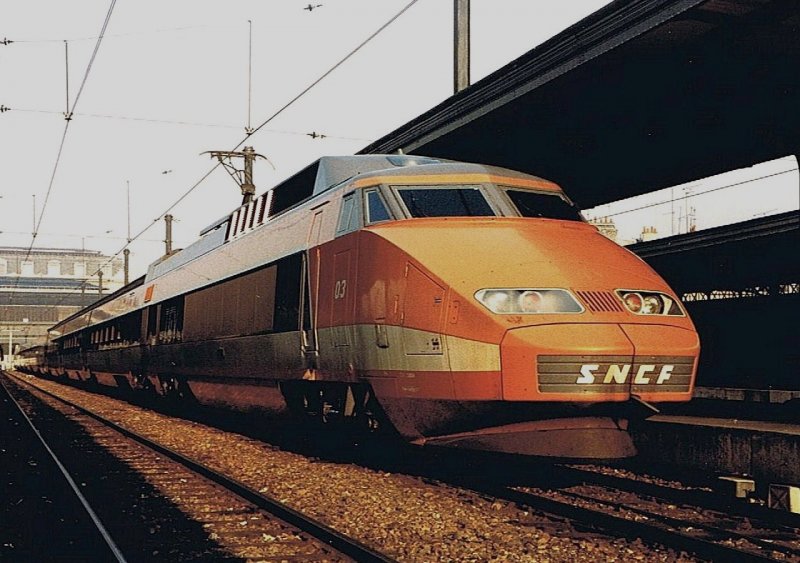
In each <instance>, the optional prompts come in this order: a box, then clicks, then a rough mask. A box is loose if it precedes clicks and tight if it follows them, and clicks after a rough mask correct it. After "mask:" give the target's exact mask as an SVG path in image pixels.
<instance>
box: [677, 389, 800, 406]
mask: <svg viewBox="0 0 800 563" xmlns="http://www.w3.org/2000/svg"><path fill="white" fill-rule="evenodd" d="M692 396H693V398H694V399H710V400H718V401H738V402H742V403H769V404H784V403H788V402H790V401H800V390H787V389H742V388H727V387H695V389H694V393H693V395H692Z"/></svg>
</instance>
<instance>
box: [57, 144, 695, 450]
mask: <svg viewBox="0 0 800 563" xmlns="http://www.w3.org/2000/svg"><path fill="white" fill-rule="evenodd" d="M51 338H52V341H51V342H50V343H49V345H48V349H47V354H46V361H45V364H44V367H43V368H42V371H43V372H44V373H47V374H49V375H51V376H54V377H68V378H71V379H76V380H83V381H93V382H96V383H98V384H100V385H109V386H116V387H124V388H130V389H133V390H137V391H150V392H156V393H159V394H163V395H174V396H176V397H182V398H185V399H187V400H196V401H199V402H201V403H204V404H214V405H218V406H223V407H227V408H236V409H240V410H254V411H273V412H278V413H284V412H286V413H289V412H294V413H299V414H300V415H302V416H308V417H316V418H318V419H319V420H321V421H325V422H328V423H335V422H350V423H363V424H364V425H366V426H368V427H370V428H374V429H380V428H391V429H394V430H396V431H397V432H398V433H399V434H400V435H401V436H403V437H404V438H405V439H407V440H409V441H413V442H416V443H428V444H437V445H442V446H453V447H464V448H475V449H484V450H493V451H504V452H513V453H522V454H529V455H545V456H558V457H568V458H618V457H625V456H630V455H633V454H634V453H635V450H634V447H633V444H632V442H631V439H630V436H629V435H628V433H627V431H626V429H627V421H628V419H629V418H630V417H631V416H634V415H635V413H637V412H639V413H640V412H641V411H643V410H645V409H642V408H641V405H645V406H650V405H652V404H657V403H660V402H675V401H688V400H689V399H690V397H691V395H692V388H693V384H694V376H695V372H696V369H697V360H698V355H699V341H698V336H697V332H696V330H695V328H694V326H693V324H692V322H691V320H690V319H689V317H688V316H687V315H686V312H685V309H684V308H683V307H682V305H681V304H680V302H679V300H678V298H677V297H676V296H675V294H674V292H673V291H672V290H671V289H670V288H669V287H668V286H667V284H666V283H665V282H664V280H662V279H661V278H660V277H659V276H658V275H657V274H656V273H655V272H654V271H653V270H652V269H651V268H650V267H648V266H647V265H646V264H645V263H644V262H642V261H641V260H640V259H639V258H637V257H636V256H635V255H633V254H632V253H630V252H628V251H627V250H625V249H623V248H621V247H619V246H617V245H616V244H614V243H613V242H611V241H609V240H608V239H606V238H605V237H604V236H603V235H601V234H600V233H599V232H598V231H597V229H596V228H595V227H593V226H592V225H589V224H587V223H586V222H585V221H584V220H583V218H582V216H581V214H580V212H579V211H578V209H577V208H576V207H575V206H574V205H573V204H572V203H571V202H570V200H569V199H568V198H567V196H566V195H565V194H564V192H563V191H562V190H561V188H560V187H559V186H557V185H556V184H554V183H552V182H549V181H547V180H543V179H540V178H537V177H534V176H530V175H526V174H522V173H519V172H514V171H510V170H506V169H501V168H496V167H492V166H483V165H477V164H467V163H459V162H451V161H443V160H437V159H432V158H425V157H419V156H410V155H369V156H350V157H325V158H322V159H320V160H319V161H317V162H316V163H314V164H313V165H312V166H310V167H308V168H307V169H305V170H303V171H302V172H300V173H298V174H297V175H295V176H294V177H292V178H290V179H289V180H287V181H286V182H284V183H282V184H280V185H278V186H277V187H275V188H274V189H272V190H269V191H268V192H266V193H264V194H263V195H261V196H260V197H257V198H255V199H254V200H252V201H250V202H249V203H247V204H246V205H243V206H241V207H240V208H238V209H236V210H234V211H233V212H232V213H231V214H230V215H227V216H225V217H224V218H223V219H221V220H220V221H218V222H216V223H214V224H212V225H210V226H209V227H208V228H206V229H205V230H204V231H203V232H202V233H201V237H200V239H199V240H198V241H196V242H195V243H194V244H192V245H191V246H189V247H187V248H186V249H184V250H181V251H179V252H176V253H174V254H172V255H170V256H167V257H165V258H162V259H161V260H159V261H158V262H156V263H154V264H153V265H151V266H150V268H149V269H148V272H147V275H146V276H144V277H142V278H140V279H138V280H136V281H135V282H133V283H131V284H130V285H129V286H127V287H124V288H122V289H121V290H119V291H117V292H116V293H114V294H113V295H110V296H108V297H106V298H104V299H102V300H101V301H99V302H98V303H96V304H95V305H93V306H91V307H89V308H87V309H85V310H83V311H80V312H79V313H76V314H75V315H73V316H72V317H70V318H68V319H66V320H64V321H62V322H61V323H59V324H58V325H56V326H54V327H53V328H52V330H51Z"/></svg>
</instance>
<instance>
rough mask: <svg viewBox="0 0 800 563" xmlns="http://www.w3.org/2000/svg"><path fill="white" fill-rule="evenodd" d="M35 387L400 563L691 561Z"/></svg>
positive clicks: (494, 504) (436, 487)
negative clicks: (439, 562) (58, 396)
mask: <svg viewBox="0 0 800 563" xmlns="http://www.w3.org/2000/svg"><path fill="white" fill-rule="evenodd" d="M28 381H29V382H32V383H34V384H35V385H37V386H38V387H40V388H42V389H45V390H47V391H50V392H53V393H55V394H58V395H60V396H63V397H64V398H65V399H67V400H69V401H72V402H74V403H76V404H79V405H81V406H84V407H85V408H87V409H89V410H92V411H94V412H97V413H98V414H100V415H102V416H104V417H106V418H108V419H110V420H112V421H114V422H116V423H117V424H119V425H121V426H124V427H126V428H128V429H130V430H132V431H134V432H137V433H140V434H142V435H144V436H147V437H149V438H151V439H153V440H154V441H157V442H159V443H161V444H163V445H164V446H166V447H169V448H171V449H173V450H176V451H178V452H180V453H182V454H184V455H185V456H187V457H190V458H192V459H195V460H197V461H198V462H200V463H203V464H205V465H207V466H209V467H211V468H213V469H215V470H217V471H220V472H223V473H225V474H226V475H228V476H230V477H232V478H234V479H236V480H238V481H241V482H242V483H244V484H246V485H248V486H249V487H251V488H252V489H255V490H257V491H260V492H262V493H264V494H265V495H268V496H270V497H272V498H273V499H276V500H278V501H280V502H282V503H285V504H286V505H287V506H289V507H291V508H293V509H295V510H297V511H299V512H302V513H304V514H306V515H310V516H312V517H314V518H315V519H317V520H318V521H320V522H322V523H324V524H326V525H328V526H330V527H331V528H333V529H335V530H337V531H339V532H340V533H342V534H345V535H347V536H350V537H353V538H356V539H358V540H359V541H361V542H362V543H364V544H366V545H368V546H370V547H371V548H373V549H375V550H376V551H379V552H381V553H384V554H386V555H387V556H389V557H391V558H394V559H396V560H398V561H422V562H429V561H476V562H477V561H535V562H540V561H541V562H548V561H552V562H557V561H568V562H584V561H609V562H612V561H668V562H672V561H681V562H683V561H694V559H693V558H691V557H689V556H687V555H686V554H678V553H676V552H674V551H671V550H667V549H656V548H653V547H650V546H647V545H644V544H642V543H641V542H639V541H628V540H625V539H613V538H604V537H602V536H597V535H590V534H578V533H574V532H571V531H570V529H569V528H568V527H566V526H563V525H547V524H546V523H543V522H544V520H545V519H543V518H542V516H541V515H534V514H531V513H529V512H527V511H524V510H521V509H519V508H517V507H516V506H515V505H513V504H511V503H508V502H505V501H498V500H491V499H485V498H482V497H480V496H478V495H476V494H474V493H472V492H469V491H464V490H460V489H457V488H454V487H450V486H446V485H441V484H435V483H429V482H426V481H423V480H422V479H419V478H416V477H411V476H408V475H402V474H394V473H386V472H381V471H376V470H373V469H369V468H365V467H360V466H358V465H355V464H345V463H335V462H329V461H325V460H321V459H315V458H308V457H304V456H302V455H298V454H296V453H292V452H287V451H282V450H280V449H277V448H275V447H273V446H270V445H268V444H265V443H263V442H259V441H257V440H254V439H251V438H248V437H245V436H242V435H239V434H235V433H232V432H226V431H223V430H220V429H216V428H212V427H209V426H205V425H202V424H198V423H196V422H192V421H187V420H183V419H177V418H172V417H169V416H166V415H163V414H160V413H156V412H153V411H149V410H145V409H142V408H139V407H136V406H133V405H130V404H128V403H125V402H123V401H119V400H116V399H113V398H109V397H106V396H102V395H97V394H92V393H88V392H85V391H82V390H79V389H76V388H73V387H70V386H66V385H61V384H59V383H55V382H51V381H46V380H41V379H28Z"/></svg>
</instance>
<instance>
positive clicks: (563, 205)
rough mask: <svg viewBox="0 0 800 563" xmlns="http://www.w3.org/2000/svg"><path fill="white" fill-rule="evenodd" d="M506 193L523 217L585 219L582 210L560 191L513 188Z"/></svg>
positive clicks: (566, 219) (567, 219)
mask: <svg viewBox="0 0 800 563" xmlns="http://www.w3.org/2000/svg"><path fill="white" fill-rule="evenodd" d="M506 194H508V197H509V198H510V199H511V201H512V203H513V204H514V205H515V206H516V208H517V210H518V211H519V214H520V215H522V216H523V217H542V218H544V219H562V220H564V221H583V217H582V216H581V212H580V210H579V209H578V208H577V207H576V206H574V205H573V204H571V203H570V202H568V201H566V200H564V199H562V198H561V196H560V195H559V194H558V193H555V192H548V193H544V192H533V191H530V190H513V189H511V190H506Z"/></svg>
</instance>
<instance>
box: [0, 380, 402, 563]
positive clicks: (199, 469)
mask: <svg viewBox="0 0 800 563" xmlns="http://www.w3.org/2000/svg"><path fill="white" fill-rule="evenodd" d="M14 380H15V381H18V382H19V383H21V384H22V385H25V386H27V387H29V388H31V389H33V390H35V391H36V392H38V393H41V394H44V395H46V396H48V397H51V398H53V399H55V400H57V401H59V402H61V403H63V404H65V405H68V406H70V407H72V408H74V409H76V410H77V411H78V412H80V413H81V414H84V415H86V416H88V417H90V418H92V419H93V420H96V421H98V422H100V423H101V424H104V425H105V426H107V427H109V428H111V429H113V430H115V431H116V432H119V433H120V434H122V435H123V436H125V437H127V438H130V439H131V440H134V441H135V442H137V443H139V444H141V445H143V446H145V447H146V448H149V449H151V450H153V451H155V452H158V453H160V454H161V455H163V456H165V457H167V458H169V459H171V460H172V461H175V462H177V463H179V464H181V465H183V466H184V467H186V468H187V469H189V470H190V471H192V472H194V473H197V474H198V475H200V476H202V477H205V478H206V479H208V480H210V481H212V482H214V483H216V484H218V485H220V486H221V487H223V488H225V489H227V490H229V491H231V492H232V493H234V494H236V495H238V496H239V497H241V498H242V499H244V500H245V501H247V502H249V503H251V504H253V505H255V506H257V507H258V508H260V509H263V510H266V511H267V512H269V513H270V514H272V515H273V516H275V517H277V518H279V519H281V520H283V521H284V522H286V523H287V524H290V525H292V526H294V527H296V528H298V529H299V530H301V531H303V532H305V533H307V534H309V535H311V536H313V537H314V538H316V539H318V540H320V541H322V542H324V543H326V544H328V545H329V546H331V547H332V548H333V549H335V550H337V551H339V552H340V553H342V554H344V555H347V556H348V557H351V558H353V559H354V560H356V561H359V562H361V561H363V562H368V563H373V562H374V563H393V562H394V561H395V560H394V559H392V558H390V557H387V556H386V555H384V554H382V553H378V552H377V551H375V550H373V549H371V548H370V547H368V546H366V545H364V544H363V543H361V542H359V541H358V540H355V539H353V538H350V537H348V536H345V535H344V534H341V533H339V532H337V531H336V530H334V529H333V528H331V527H329V526H327V525H325V524H323V523H322V522H319V521H317V520H315V519H313V518H311V517H309V516H306V515H304V514H303V513H301V512H299V511H297V510H294V509H293V508H290V507H288V506H286V505H285V504H283V503H281V502H279V501H277V500H275V499H273V498H271V497H269V496H267V495H265V494H263V493H260V492H258V491H255V490H253V489H251V488H250V487H248V486H247V485H245V484H243V483H240V482H239V481H236V480H235V479H232V478H230V477H227V476H225V475H223V474H221V473H219V472H217V471H214V470H213V469H211V468H209V467H207V466H205V465H203V464H202V463H200V462H197V461H195V460H193V459H190V458H188V457H186V456H184V455H183V454H181V453H179V452H176V451H175V450H172V449H170V448H167V447H166V446H163V445H161V444H159V443H157V442H154V441H153V440H151V439H149V438H147V437H145V436H142V435H141V434H138V433H136V432H134V431H132V430H129V429H127V428H125V427H124V426H120V425H119V424H117V423H115V422H113V421H111V420H108V419H107V418H104V417H103V416H101V415H98V414H96V413H94V412H92V411H90V410H88V409H86V408H84V407H82V406H80V405H78V404H76V403H73V402H72V401H69V400H68V399H64V398H63V397H59V396H58V395H56V394H54V393H51V392H50V391H46V390H44V389H41V388H39V387H37V386H36V385H33V384H31V383H29V382H27V381H23V380H21V379H19V378H18V377H14Z"/></svg>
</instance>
